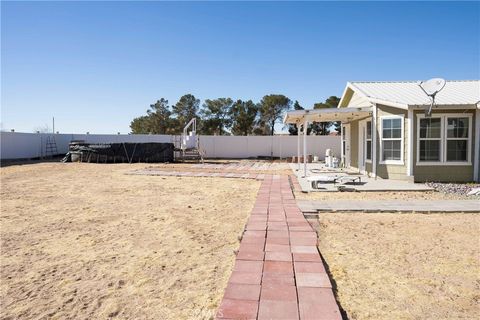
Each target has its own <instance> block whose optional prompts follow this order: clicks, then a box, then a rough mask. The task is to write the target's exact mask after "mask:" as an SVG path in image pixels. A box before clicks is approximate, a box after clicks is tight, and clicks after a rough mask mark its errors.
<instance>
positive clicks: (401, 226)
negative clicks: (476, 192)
mask: <svg viewBox="0 0 480 320" xmlns="http://www.w3.org/2000/svg"><path fill="white" fill-rule="evenodd" d="M310 221H311V222H315V221H316V223H314V224H316V225H317V229H318V231H319V243H320V244H319V248H320V252H321V253H322V255H323V257H324V259H325V260H326V262H327V264H328V266H329V269H330V273H331V275H332V277H333V279H334V281H335V284H336V294H337V297H338V300H339V302H340V304H341V306H342V308H343V309H344V310H345V311H346V313H347V315H348V319H352V320H353V319H359V320H360V319H362V320H363V319H372V320H377V319H442V320H444V319H452V320H453V319H455V320H456V319H472V320H473V319H478V316H479V314H480V246H479V244H480V215H478V214H397V213H324V214H321V215H320V217H319V219H318V220H310Z"/></svg>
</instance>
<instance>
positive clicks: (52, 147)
mask: <svg viewBox="0 0 480 320" xmlns="http://www.w3.org/2000/svg"><path fill="white" fill-rule="evenodd" d="M57 154H58V149H57V142H56V141H55V136H54V135H52V136H50V135H48V136H47V142H46V143H45V157H53V156H56V155H57Z"/></svg>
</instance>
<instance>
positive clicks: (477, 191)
mask: <svg viewBox="0 0 480 320" xmlns="http://www.w3.org/2000/svg"><path fill="white" fill-rule="evenodd" d="M467 196H480V188H473V189H472V190H470V191H469V192H468V193H467Z"/></svg>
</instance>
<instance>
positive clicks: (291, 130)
mask: <svg viewBox="0 0 480 320" xmlns="http://www.w3.org/2000/svg"><path fill="white" fill-rule="evenodd" d="M293 110H304V108H303V107H302V106H301V105H300V103H298V101H297V100H295V103H294V104H293ZM288 132H289V133H290V135H297V134H298V128H297V125H296V124H294V123H291V124H289V125H288Z"/></svg>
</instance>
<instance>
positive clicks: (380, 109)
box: [376, 105, 410, 180]
mask: <svg viewBox="0 0 480 320" xmlns="http://www.w3.org/2000/svg"><path fill="white" fill-rule="evenodd" d="M392 115H400V116H403V141H402V143H403V164H381V163H380V162H381V159H382V157H381V155H382V154H381V152H382V150H381V148H380V145H381V136H382V132H381V130H382V116H392ZM376 127H377V176H378V177H380V178H383V179H397V180H409V179H410V178H409V177H408V176H407V154H408V143H407V142H408V121H407V110H403V109H399V108H393V107H388V106H384V105H377V126H376Z"/></svg>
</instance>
